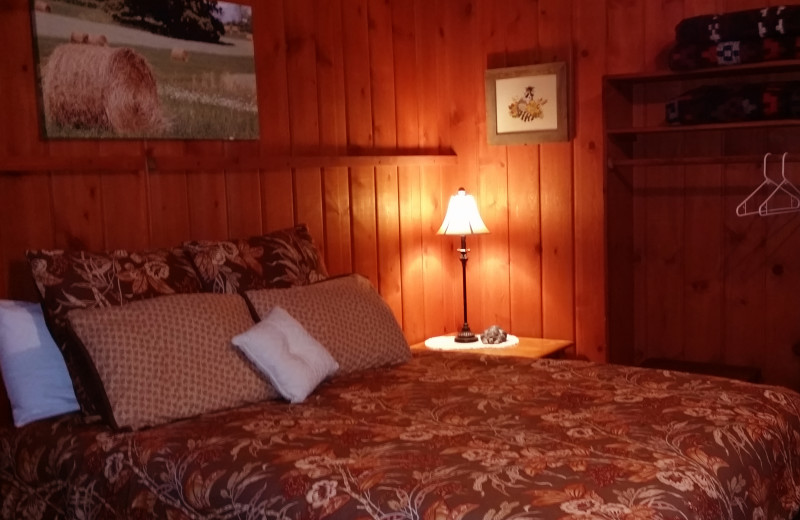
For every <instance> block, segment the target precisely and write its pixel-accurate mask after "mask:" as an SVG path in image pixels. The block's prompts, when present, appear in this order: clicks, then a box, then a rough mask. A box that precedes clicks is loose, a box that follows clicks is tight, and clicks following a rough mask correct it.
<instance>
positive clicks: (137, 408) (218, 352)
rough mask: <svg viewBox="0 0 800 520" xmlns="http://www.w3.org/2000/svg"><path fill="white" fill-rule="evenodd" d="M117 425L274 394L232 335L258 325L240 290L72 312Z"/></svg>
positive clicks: (139, 425) (177, 416)
mask: <svg viewBox="0 0 800 520" xmlns="http://www.w3.org/2000/svg"><path fill="white" fill-rule="evenodd" d="M67 316H68V319H69V323H70V325H71V326H72V329H73V331H74V333H75V335H76V336H77V337H78V338H79V339H80V342H81V343H82V345H83V347H84V348H85V349H86V351H87V353H88V355H89V356H90V357H91V360H92V367H93V369H94V370H95V372H96V374H97V376H98V377H99V379H100V381H101V387H102V388H103V397H104V398H105V402H106V404H107V406H106V409H105V410H104V414H103V415H104V416H105V417H106V419H107V420H108V422H109V423H110V424H111V425H112V426H114V427H118V428H124V427H131V428H134V429H136V428H142V427H144V426H152V425H156V424H161V423H165V422H168V421H172V420H175V419H181V418H184V417H191V416H194V415H198V414H201V413H204V412H210V411H214V410H221V409H224V408H231V407H234V406H239V405H242V404H245V403H249V402H255V401H261V400H264V399H268V398H274V397H276V395H277V394H276V393H275V391H274V389H273V388H272V386H271V385H270V384H269V383H268V382H267V380H266V379H264V378H263V377H262V376H261V375H260V374H259V373H258V372H257V371H256V370H255V369H254V368H253V367H252V365H250V363H249V362H248V361H246V360H245V359H244V358H243V357H242V356H241V355H240V354H239V351H238V350H237V349H236V348H235V347H234V346H233V345H232V344H231V338H233V337H234V336H236V335H237V334H241V333H242V332H245V331H246V330H248V329H249V328H250V327H252V326H253V318H252V315H251V314H250V310H249V309H248V307H247V303H246V302H245V301H244V298H242V297H241V296H239V295H226V294H181V295H175V296H167V297H163V298H153V299H150V300H146V301H140V302H134V303H131V304H128V305H124V306H121V307H111V308H100V309H82V310H80V309H79V310H73V311H70V312H69V313H68V315H67Z"/></svg>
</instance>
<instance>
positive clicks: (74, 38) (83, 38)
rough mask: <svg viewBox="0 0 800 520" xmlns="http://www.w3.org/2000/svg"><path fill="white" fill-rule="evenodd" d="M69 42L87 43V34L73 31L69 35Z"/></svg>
mask: <svg viewBox="0 0 800 520" xmlns="http://www.w3.org/2000/svg"><path fill="white" fill-rule="evenodd" d="M69 41H70V43H88V41H89V35H88V34H86V33H82V32H73V33H72V34H70V35H69Z"/></svg>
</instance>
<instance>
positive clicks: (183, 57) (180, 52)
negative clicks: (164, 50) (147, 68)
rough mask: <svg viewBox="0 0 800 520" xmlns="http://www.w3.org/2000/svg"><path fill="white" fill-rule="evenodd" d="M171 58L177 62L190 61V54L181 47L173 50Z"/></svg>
mask: <svg viewBox="0 0 800 520" xmlns="http://www.w3.org/2000/svg"><path fill="white" fill-rule="evenodd" d="M169 57H170V58H172V59H173V60H175V61H189V53H188V52H186V49H181V48H179V47H175V48H174V49H172V52H170V54H169Z"/></svg>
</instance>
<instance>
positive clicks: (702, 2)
mask: <svg viewBox="0 0 800 520" xmlns="http://www.w3.org/2000/svg"><path fill="white" fill-rule="evenodd" d="M786 4H800V2H798V1H793V2H776V1H770V2H767V1H766V0H686V1H683V2H681V1H679V0H675V1H661V2H655V1H649V0H640V1H619V2H609V4H608V6H609V12H608V27H609V41H608V47H607V50H608V52H607V62H606V65H607V70H608V71H609V72H611V73H626V72H637V71H643V70H655V69H661V68H663V66H664V65H663V59H662V58H660V57H659V53H660V51H662V50H663V48H664V46H665V43H666V42H669V41H670V40H671V39H672V38H673V27H674V26H675V24H676V23H677V22H678V21H680V20H681V19H682V18H685V17H689V16H694V15H699V14H706V13H710V12H728V11H736V10H742V9H754V8H760V7H764V6H767V5H773V6H774V5H786ZM642 20H643V21H644V23H642ZM612 27H618V28H620V32H624V35H619V36H618V37H615V36H614V35H615V34H616V32H615V31H614V30H612V29H611V28H612ZM621 28H625V29H624V30H623V29H621ZM651 88H657V87H651ZM652 97H653V99H655V98H656V97H657V96H652ZM648 98H650V96H648ZM634 117H635V118H636V119H637V120H638V121H639V122H640V123H644V124H657V123H658V122H660V121H663V118H664V107H663V104H662V103H654V104H652V105H646V106H643V107H641V110H640V112H639V113H637V114H634ZM646 146H661V147H662V149H660V150H648V151H650V152H657V153H658V154H659V155H661V156H670V155H676V156H679V155H681V154H684V153H685V154H689V155H691V154H694V155H706V156H715V155H721V154H728V155H739V154H751V155H755V156H760V155H762V154H763V153H765V152H768V151H769V152H772V153H773V154H777V155H778V156H780V154H781V153H782V152H784V151H789V152H792V153H793V154H797V153H800V132H798V131H797V130H790V129H782V130H770V131H760V130H754V131H749V132H737V133H736V134H731V133H728V134H723V133H721V132H709V133H703V134H691V137H689V136H687V137H684V138H683V139H679V140H670V141H669V143H667V142H666V141H665V142H664V144H661V145H653V144H648V145H646ZM761 168H762V165H761V163H760V162H758V161H754V162H753V163H752V164H732V165H723V164H716V165H715V164H710V165H700V166H660V167H649V168H634V169H633V173H632V176H631V178H629V179H628V181H629V182H630V183H631V184H632V189H631V188H628V189H624V188H623V189H622V190H621V191H620V189H619V183H616V182H612V179H611V177H612V175H611V174H610V175H609V180H608V182H609V193H608V197H607V200H606V202H607V207H608V208H609V209H608V211H609V214H610V215H611V217H612V221H614V222H616V223H617V224H616V225H615V226H614V227H613V228H610V229H609V236H608V239H609V242H608V247H609V248H610V251H611V252H612V254H611V255H610V259H609V267H610V269H612V270H613V269H618V270H619V271H620V272H619V276H617V277H616V279H617V280H620V279H622V280H624V279H625V277H626V276H627V281H625V282H624V284H627V286H626V287H625V288H624V289H623V290H622V291H621V292H622V293H625V291H628V296H627V297H624V298H614V299H612V300H610V302H609V310H610V314H609V320H610V321H611V322H612V329H613V327H614V326H613V322H614V320H620V319H621V320H623V322H626V321H628V322H629V323H631V324H632V326H631V327H630V336H629V337H623V338H622V341H619V340H618V339H620V338H616V339H615V337H614V335H613V334H612V339H611V340H610V341H611V343H612V344H613V345H614V347H613V348H612V349H611V351H610V352H611V357H610V359H611V360H612V361H625V362H629V361H637V362H638V361H641V360H643V359H645V358H652V357H666V358H677V359H686V360H691V361H701V362H713V363H725V364H731V365H745V366H754V367H759V368H760V369H761V371H762V376H763V378H764V380H765V381H766V382H769V383H774V384H782V385H786V386H789V387H792V388H795V389H800V357H798V356H797V355H795V354H793V352H792V349H793V346H795V345H798V344H799V343H800V311H798V301H800V300H798V294H800V255H798V252H800V214H797V213H794V214H787V215H779V216H770V217H766V218H762V217H758V216H750V217H746V218H740V217H737V216H736V213H735V209H736V206H737V205H738V204H739V203H740V202H741V201H742V200H743V199H744V198H745V197H746V196H747V195H748V194H749V193H750V192H751V191H752V190H754V189H755V187H756V186H758V185H759V183H760V182H761V181H762V180H763V179H762V177H761V175H762V173H761ZM777 168H778V171H780V162H779V160H778V162H777ZM787 168H788V170H787V171H788V173H789V176H790V178H792V179H793V180H795V182H797V181H800V177H799V176H798V168H800V166H798V163H791V164H790V165H789V166H788V167H787ZM615 184H616V186H615ZM620 217H622V218H620ZM625 220H627V221H628V224H620V223H621V222H624V221H625ZM615 251H616V252H617V253H616V254H615V253H614V252H615ZM620 255H621V256H620ZM625 273H628V274H625ZM612 279H615V277H612ZM614 283H616V282H614ZM611 293H612V294H615V293H616V294H619V291H616V290H612V291H611ZM623 336H624V335H623ZM795 348H796V347H795Z"/></svg>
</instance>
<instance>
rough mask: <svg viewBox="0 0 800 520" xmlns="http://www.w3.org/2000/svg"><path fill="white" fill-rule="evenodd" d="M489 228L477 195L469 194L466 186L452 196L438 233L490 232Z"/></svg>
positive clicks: (465, 233) (474, 233) (472, 233)
mask: <svg viewBox="0 0 800 520" xmlns="http://www.w3.org/2000/svg"><path fill="white" fill-rule="evenodd" d="M488 232H489V229H488V228H487V227H486V224H484V223H483V219H482V218H481V215H480V213H479V212H478V204H477V203H476V202H475V197H473V196H472V195H467V191H466V190H465V189H464V188H459V189H458V193H457V194H455V195H453V196H452V197H450V203H449V204H448V205H447V213H446V214H445V216H444V222H442V227H440V228H439V231H437V232H436V234H437V235H479V234H484V233H488Z"/></svg>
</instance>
